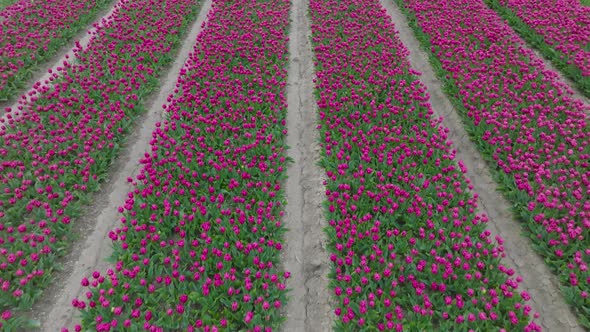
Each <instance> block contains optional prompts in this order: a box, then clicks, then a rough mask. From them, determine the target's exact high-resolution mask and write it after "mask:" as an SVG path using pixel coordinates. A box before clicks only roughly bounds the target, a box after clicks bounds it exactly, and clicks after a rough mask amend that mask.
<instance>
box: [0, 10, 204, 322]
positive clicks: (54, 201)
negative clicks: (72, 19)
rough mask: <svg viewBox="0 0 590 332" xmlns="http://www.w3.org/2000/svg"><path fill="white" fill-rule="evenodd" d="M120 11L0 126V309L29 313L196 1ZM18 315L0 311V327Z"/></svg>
mask: <svg viewBox="0 0 590 332" xmlns="http://www.w3.org/2000/svg"><path fill="white" fill-rule="evenodd" d="M117 6H118V8H117V10H116V12H115V14H114V15H113V16H112V17H111V19H110V20H109V21H108V22H107V23H106V25H105V26H104V27H103V28H100V29H99V30H98V32H97V35H96V36H95V37H93V39H92V40H91V42H90V44H89V46H88V47H87V48H86V49H85V50H80V49H79V48H78V49H77V50H76V51H75V56H76V59H75V61H73V64H71V63H68V62H64V64H63V67H58V68H57V73H53V75H52V77H51V81H52V85H51V86H46V85H42V84H40V83H37V84H36V85H35V86H34V88H35V89H36V90H35V91H34V93H32V94H31V100H32V101H31V102H27V103H24V104H21V105H20V106H19V110H18V112H19V114H18V116H16V117H15V116H12V115H13V112H9V113H8V114H7V116H8V120H7V121H5V123H4V124H3V126H2V128H0V245H1V246H0V247H1V248H0V285H1V288H0V310H8V309H10V310H12V309H16V308H18V309H25V308H29V307H30V306H31V305H32V302H33V301H34V300H35V299H36V298H37V297H38V296H39V295H40V293H41V289H42V288H43V286H44V285H46V284H47V283H48V281H49V280H50V277H51V272H52V270H54V269H55V266H54V265H55V262H56V257H57V256H59V255H60V254H61V253H62V252H63V251H64V250H65V249H66V247H67V244H68V242H69V241H70V240H71V239H72V235H71V230H72V225H71V223H72V222H73V221H74V219H75V217H76V216H78V215H79V211H80V207H81V205H82V204H85V203H86V202H88V200H89V198H90V195H91V192H92V191H95V190H97V189H98V187H99V182H100V181H101V180H102V179H103V178H104V176H105V175H106V172H107V170H108V168H109V166H110V165H111V163H112V162H113V160H114V159H115V156H116V154H117V152H118V150H119V145H120V144H121V142H122V141H123V140H124V138H125V136H126V134H127V133H128V128H129V126H130V125H131V124H132V122H133V120H134V118H135V117H136V116H137V115H138V114H139V113H141V112H142V111H143V110H144V108H143V105H142V102H143V99H144V97H146V96H147V95H148V94H149V93H150V92H152V91H154V90H155V89H156V88H157V87H158V79H157V77H158V76H159V74H160V72H161V71H162V70H163V68H164V67H165V66H166V65H167V64H168V63H170V62H171V60H172V59H173V58H172V56H173V50H174V49H175V48H176V47H177V46H178V45H179V44H180V41H181V39H180V37H181V36H180V35H181V34H182V33H184V31H186V30H187V27H188V24H189V23H190V21H192V20H194V19H195V18H196V12H197V9H198V5H197V2H196V1H194V0H173V1H170V0H166V1H164V0H139V1H122V2H120V3H119V4H118V5H117ZM7 318H8V319H7ZM15 319H16V318H15V316H14V315H12V314H11V313H10V312H8V313H6V315H3V316H2V319H0V324H4V327H3V328H4V329H3V330H10V327H11V326H13V325H16V324H17V323H16V322H15ZM11 322H13V323H11ZM0 328H2V326H0Z"/></svg>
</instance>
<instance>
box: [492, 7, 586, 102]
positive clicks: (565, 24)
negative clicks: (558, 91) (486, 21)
mask: <svg viewBox="0 0 590 332" xmlns="http://www.w3.org/2000/svg"><path fill="white" fill-rule="evenodd" d="M485 2H486V3H487V4H488V5H489V6H490V7H491V8H493V9H495V10H496V11H497V12H498V13H499V14H500V15H501V16H502V17H503V18H505V19H506V20H508V22H510V25H512V26H513V27H514V29H515V30H516V31H518V32H519V33H520V35H521V36H522V38H524V39H525V40H526V41H527V42H528V43H529V44H531V45H533V46H535V47H536V48H537V49H538V50H539V51H540V52H541V53H542V54H543V55H544V56H545V57H547V58H548V59H550V60H551V61H552V62H553V64H554V65H555V66H556V67H557V68H558V69H559V70H561V71H562V72H563V73H564V74H565V75H567V76H568V77H570V78H571V79H572V80H573V81H574V82H575V83H576V85H577V86H578V88H579V89H580V90H581V91H582V92H583V93H584V94H585V95H586V96H588V97H590V8H588V7H586V6H584V5H583V4H581V3H580V2H578V0H557V1H554V0H551V1H549V0H547V1H538V0H485Z"/></svg>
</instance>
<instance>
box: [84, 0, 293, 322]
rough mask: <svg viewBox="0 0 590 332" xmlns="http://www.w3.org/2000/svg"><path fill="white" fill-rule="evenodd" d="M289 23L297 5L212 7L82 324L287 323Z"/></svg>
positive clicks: (92, 282)
mask: <svg viewBox="0 0 590 332" xmlns="http://www.w3.org/2000/svg"><path fill="white" fill-rule="evenodd" d="M288 24H289V1H288V0H268V1H252V0H234V1H220V0H217V1H214V2H213V9H212V12H211V13H209V16H208V22H207V23H206V25H205V28H204V30H203V31H202V32H201V34H200V35H199V37H198V39H197V45H196V46H195V52H194V54H192V55H191V56H190V58H189V60H188V61H187V62H186V63H185V65H184V67H183V69H182V70H181V73H180V78H179V80H178V82H177V86H176V90H175V92H174V94H173V95H171V96H170V97H169V99H168V101H169V102H168V103H167V104H166V105H164V108H165V110H166V111H167V119H166V120H164V121H163V122H162V123H158V124H156V128H154V132H153V134H152V137H153V139H152V140H151V141H150V145H151V152H150V153H146V154H145V158H143V159H142V160H141V163H142V164H143V165H144V166H143V168H142V170H141V171H140V174H139V175H138V176H137V179H136V180H133V179H129V181H132V182H134V186H135V189H134V190H133V191H131V192H129V193H128V198H127V201H126V204H125V205H124V206H122V207H121V208H120V210H119V211H120V212H123V213H124V215H123V217H122V218H121V224H120V226H119V227H117V228H116V229H115V230H113V231H112V232H111V233H110V237H111V238H112V239H113V241H114V243H115V255H114V257H115V260H116V263H115V267H114V268H113V269H110V270H108V271H103V272H99V271H96V272H94V273H93V274H92V276H91V277H89V279H83V280H82V281H81V282H82V285H83V286H88V287H89V290H88V292H87V293H86V296H85V297H84V298H80V299H74V300H73V302H72V304H73V305H74V306H75V307H77V308H79V309H80V310H81V311H82V326H76V327H75V328H74V330H76V331H78V330H81V329H82V328H83V329H85V330H97V331H121V330H133V329H136V330H139V329H142V330H146V331H180V330H182V331H186V330H188V331H221V330H223V331H246V330H247V331H272V330H273V329H276V328H277V327H278V326H279V324H280V322H281V320H282V318H281V315H280V311H281V307H282V306H283V305H284V303H285V302H284V301H285V299H286V288H285V279H286V278H288V276H289V273H288V272H280V269H279V266H278V264H279V258H280V254H281V249H282V242H281V241H282V240H281V239H282V234H283V233H284V227H283V226H282V224H281V219H282V216H283V206H284V204H285V198H284V192H283V189H282V181H283V180H284V177H285V163H286V153H285V144H284V142H283V140H284V137H285V135H286V129H285V116H286V109H287V108H286V98H285V86H286V69H285V66H286V64H287V44H288V38H287V27H288Z"/></svg>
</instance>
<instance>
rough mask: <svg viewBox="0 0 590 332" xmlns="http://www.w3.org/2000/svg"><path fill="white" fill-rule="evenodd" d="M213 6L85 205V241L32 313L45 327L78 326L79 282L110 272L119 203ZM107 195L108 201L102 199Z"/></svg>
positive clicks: (188, 37) (129, 187)
mask: <svg viewBox="0 0 590 332" xmlns="http://www.w3.org/2000/svg"><path fill="white" fill-rule="evenodd" d="M210 8H211V0H205V1H203V4H202V6H201V9H200V11H199V15H198V16H197V20H196V21H195V22H194V23H193V24H192V27H191V28H190V30H189V32H188V34H187V35H186V37H184V38H183V41H182V43H181V45H182V48H181V49H180V51H179V52H178V56H177V57H176V58H175V59H174V63H173V64H172V66H171V67H170V69H169V70H168V73H167V75H166V77H165V78H163V79H162V80H161V88H160V90H159V92H158V94H157V96H155V98H150V100H149V101H148V102H147V103H146V109H147V110H148V111H147V113H146V114H144V115H141V116H140V117H139V118H138V119H137V120H136V124H134V126H133V129H134V130H131V132H132V134H131V135H130V137H128V140H127V142H126V144H125V145H124V146H123V147H122V150H121V153H120V155H121V157H120V158H119V160H118V161H117V163H116V166H114V167H113V169H112V170H111V172H110V174H109V177H108V178H109V180H107V181H106V182H105V185H104V186H103V187H102V188H101V190H100V191H99V192H97V193H95V194H94V196H95V197H96V199H93V200H92V203H91V204H90V206H88V207H86V210H87V211H85V212H88V213H84V214H83V215H84V217H81V218H80V219H82V220H81V221H82V222H81V223H79V225H78V224H77V225H76V229H77V230H78V231H79V232H80V233H83V232H86V234H87V235H86V236H84V238H83V239H82V240H81V241H78V242H76V243H74V244H73V250H72V252H71V253H70V254H68V255H67V256H66V257H65V258H64V261H66V262H68V263H67V268H66V269H65V271H60V272H58V273H57V274H56V278H55V279H56V281H55V282H54V283H53V284H52V286H50V287H49V288H48V289H47V290H46V291H45V292H44V295H43V297H42V298H41V300H40V301H39V302H38V303H37V304H36V305H35V306H34V308H33V317H34V318H35V319H36V320H38V321H40V323H41V324H40V325H41V328H42V330H43V331H60V330H61V328H63V327H66V326H74V325H76V324H79V318H78V317H77V315H76V314H77V310H76V309H75V308H74V307H73V306H72V299H73V298H76V297H80V298H81V297H83V296H84V292H83V291H84V288H83V287H82V285H81V284H80V280H82V278H84V277H85V276H87V275H89V274H90V273H92V272H93V271H97V270H98V271H106V270H107V269H108V268H112V267H113V266H112V264H110V263H108V262H107V258H109V257H110V256H111V255H112V246H111V244H110V242H111V240H110V238H109V234H108V233H109V232H110V231H111V230H112V229H113V228H115V226H116V223H117V222H118V220H117V216H118V211H117V209H118V207H119V206H123V205H124V204H125V200H126V198H127V197H126V196H125V194H126V193H127V192H129V191H130V190H132V189H133V188H132V185H131V183H129V182H128V181H127V179H129V178H135V177H136V176H137V175H138V173H139V170H140V169H141V164H139V163H138V160H140V159H141V158H142V157H143V156H144V154H145V153H146V152H149V147H150V145H149V141H150V139H151V138H152V132H153V128H155V125H156V123H158V122H160V121H162V119H163V109H162V105H164V104H166V102H167V98H168V97H169V96H170V95H171V94H172V93H173V91H174V88H175V85H176V82H177V80H178V76H179V74H180V70H181V69H182V67H183V66H184V64H185V62H186V60H187V58H188V56H189V53H190V52H191V51H192V49H193V47H194V45H195V42H196V40H197V36H198V34H199V33H200V32H201V30H202V29H203V23H204V22H205V19H206V18H207V14H208V13H209V10H210ZM103 197H106V199H102V198H103Z"/></svg>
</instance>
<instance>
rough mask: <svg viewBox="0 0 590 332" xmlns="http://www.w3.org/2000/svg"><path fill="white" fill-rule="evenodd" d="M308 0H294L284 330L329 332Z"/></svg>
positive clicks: (290, 36)
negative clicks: (287, 291) (286, 294)
mask: <svg viewBox="0 0 590 332" xmlns="http://www.w3.org/2000/svg"><path fill="white" fill-rule="evenodd" d="M308 6H309V2H307V1H297V0H292V7H291V25H290V33H289V70H288V75H287V78H288V79H287V82H288V83H287V131H288V133H287V145H288V146H289V147H290V148H289V150H288V155H289V157H290V158H292V159H293V161H294V162H293V163H292V164H291V165H289V167H288V168H287V180H286V183H285V186H286V199H287V206H286V208H285V217H286V219H285V226H286V228H287V232H286V234H285V250H284V254H283V262H284V266H285V269H286V270H287V271H290V272H291V277H290V278H289V279H288V280H287V287H288V288H289V289H292V290H291V291H290V292H289V302H288V304H287V305H286V306H285V316H286V322H285V325H284V327H283V331H284V332H299V331H307V332H313V331H317V332H324V331H329V330H330V327H331V318H332V316H331V306H330V304H329V300H330V297H329V296H326V292H327V291H328V270H329V267H330V261H329V259H328V253H327V252H326V243H325V242H326V239H325V236H324V234H323V232H321V230H322V229H323V228H324V227H325V226H326V222H325V219H324V218H323V215H322V201H323V193H324V190H325V188H324V187H323V186H322V183H323V182H324V181H325V177H324V176H323V172H322V171H321V169H320V168H319V166H318V165H317V161H318V160H319V149H320V147H319V145H318V141H319V135H318V132H317V130H316V126H317V125H316V119H317V113H316V103H315V99H314V96H313V79H314V78H315V75H314V73H313V55H312V51H311V41H310V34H311V31H310V27H309V24H310V23H309V18H308V15H307V13H308Z"/></svg>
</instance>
